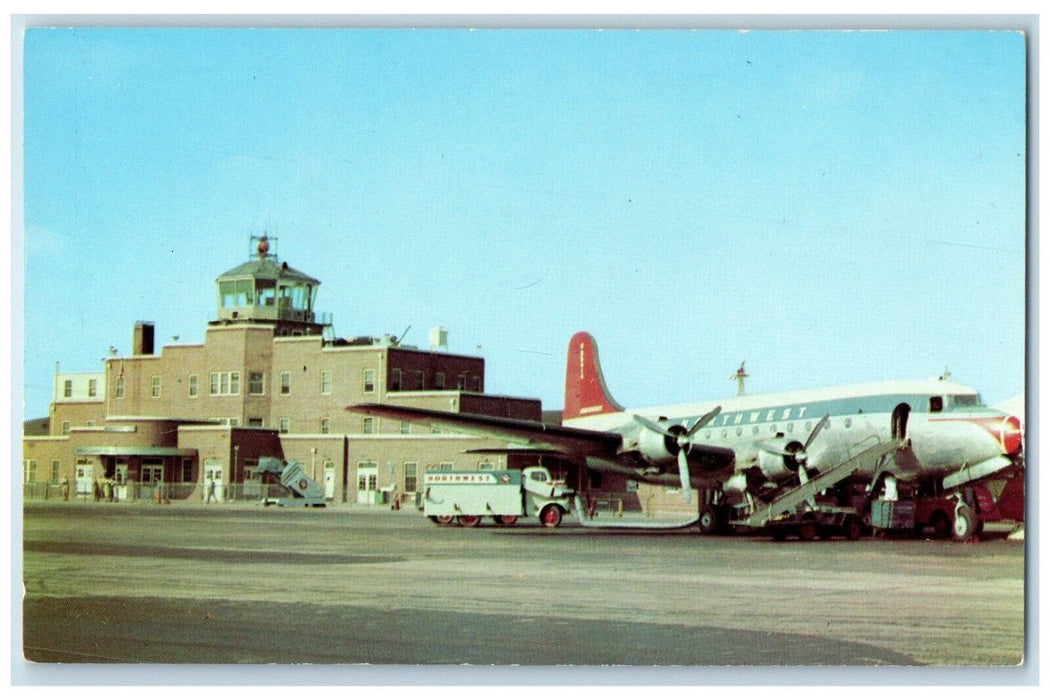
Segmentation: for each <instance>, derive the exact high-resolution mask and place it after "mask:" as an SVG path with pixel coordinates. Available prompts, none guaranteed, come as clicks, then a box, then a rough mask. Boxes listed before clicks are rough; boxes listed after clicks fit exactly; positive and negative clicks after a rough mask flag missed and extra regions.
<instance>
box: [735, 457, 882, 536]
mask: <svg viewBox="0 0 1050 700" xmlns="http://www.w3.org/2000/svg"><path fill="white" fill-rule="evenodd" d="M899 447H900V443H899V442H898V441H896V440H887V441H885V442H878V443H876V444H874V445H872V446H871V447H868V448H867V449H865V450H863V451H862V452H858V453H857V454H855V455H853V456H851V457H849V458H848V459H846V460H844V461H842V462H840V463H838V464H836V465H835V466H834V467H831V468H830V469H828V470H826V471H823V472H821V473H820V474H818V475H817V476H815V477H814V478H812V479H810V480H809V481H807V482H805V483H803V484H800V485H798V486H796V487H794V488H792V489H789V490H787V491H785V492H784V493H782V494H780V495H779V496H777V497H776V498H774V499H773V500H772V501H770V502H769V503H760V504H758V505H757V506H756V508H755V510H754V512H753V513H752V514H751V515H750V516H748V517H747V518H745V519H743V520H734V521H733V522H732V524H733V525H743V526H746V527H764V526H765V525H766V524H767V523H769V522H770V521H771V520H775V519H776V518H778V517H780V516H782V515H787V514H791V513H794V512H795V509H796V508H798V507H799V506H800V505H802V504H803V503H805V502H807V501H809V502H812V501H813V498H814V497H815V496H816V495H817V494H818V493H820V492H821V491H823V490H824V489H826V488H829V487H831V486H834V485H835V484H838V483H839V482H841V481H843V480H845V479H848V478H849V477H850V476H851V475H852V474H853V473H854V472H856V471H857V470H858V469H860V468H861V466H862V465H863V464H865V463H868V462H869V460H870V461H871V462H872V463H878V461H880V460H882V459H884V458H885V457H886V455H888V454H890V453H891V452H893V451H894V450H896V449H897V448H899Z"/></svg>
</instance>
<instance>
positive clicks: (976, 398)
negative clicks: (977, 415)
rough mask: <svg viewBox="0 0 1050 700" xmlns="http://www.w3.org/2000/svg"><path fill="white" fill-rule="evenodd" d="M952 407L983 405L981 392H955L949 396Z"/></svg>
mask: <svg viewBox="0 0 1050 700" xmlns="http://www.w3.org/2000/svg"><path fill="white" fill-rule="evenodd" d="M948 398H949V399H950V400H951V405H952V407H963V408H965V407H968V406H983V405H984V404H983V403H982V402H981V395H980V394H955V395H953V396H949V397H948Z"/></svg>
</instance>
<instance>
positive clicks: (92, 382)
mask: <svg viewBox="0 0 1050 700" xmlns="http://www.w3.org/2000/svg"><path fill="white" fill-rule="evenodd" d="M96 394H98V380H97V379H89V380H88V396H91V397H94V396H95V395H96Z"/></svg>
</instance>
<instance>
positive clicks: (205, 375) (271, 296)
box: [23, 237, 541, 503]
mask: <svg viewBox="0 0 1050 700" xmlns="http://www.w3.org/2000/svg"><path fill="white" fill-rule="evenodd" d="M216 284H217V290H218V313H217V318H216V320H214V321H212V322H210V323H209V325H208V327H207V329H206V331H205V338H204V342H203V343H196V344H173V345H166V346H163V347H161V348H159V350H158V349H157V348H156V347H155V343H154V336H155V330H154V327H153V324H151V323H148V322H138V323H136V324H135V325H134V330H133V334H132V352H131V354H130V355H127V356H119V355H118V354H117V353H116V352H115V351H112V352H111V356H110V357H108V358H107V359H106V360H105V361H104V368H103V371H102V372H95V373H79V374H59V373H57V371H56V375H55V392H54V399H53V401H52V404H51V408H50V415H49V420H48V431H49V434H48V435H42V436H34V435H28V434H27V435H25V436H24V437H23V458H24V459H23V481H24V482H25V484H26V486H25V488H26V495H27V497H35V496H40V495H41V494H42V493H43V494H44V495H48V496H51V495H52V494H60V493H62V488H63V482H65V483H67V484H68V488H69V491H70V493H71V494H72V496H71V497H76V494H78V493H79V494H80V495H79V497H81V498H88V497H93V490H94V482H96V481H101V482H106V481H109V482H111V483H112V484H113V485H114V493H115V494H116V497H117V498H127V499H133V498H143V497H150V496H151V494H154V493H156V491H157V486H158V485H161V486H162V489H163V492H164V493H165V494H167V495H168V496H170V497H174V498H198V499H199V498H203V497H204V493H205V484H206V483H210V482H211V481H212V480H214V481H215V482H216V483H217V484H218V489H217V492H218V495H219V497H222V498H249V499H250V498H254V497H257V494H258V491H259V489H260V488H261V485H260V482H259V475H258V473H257V472H256V471H255V469H256V467H257V466H258V462H259V459H260V458H261V457H264V456H275V457H280V458H282V459H284V460H286V461H292V460H296V461H298V462H299V463H300V464H302V465H303V467H304V469H305V470H306V471H307V473H308V474H310V475H311V476H312V478H314V480H315V481H317V482H318V483H321V484H324V486H325V492H326V498H328V499H329V500H330V501H332V502H337V503H374V502H377V501H380V500H382V499H384V498H386V499H389V498H390V497H392V496H393V495H394V494H397V496H399V497H401V498H407V499H411V498H412V497H413V495H414V493H415V491H416V486H417V484H420V483H422V481H423V478H422V477H423V473H424V472H426V471H428V470H434V469H451V468H456V469H461V468H478V467H481V466H494V467H501V466H510V467H520V466H522V465H520V464H507V463H506V459H507V458H506V457H503V456H500V455H495V456H485V455H468V454H465V451H466V450H468V449H477V448H498V447H502V446H505V445H501V444H500V443H498V442H497V441H493V440H488V439H483V438H477V437H471V436H465V435H450V434H447V433H442V432H439V431H436V430H432V429H430V428H427V427H425V426H421V425H419V424H407V423H402V422H398V421H387V420H379V419H374V418H371V417H366V416H362V415H360V414H356V413H352V412H350V411H348V410H346V408H347V406H349V405H352V404H355V403H364V402H380V403H381V402H390V403H399V404H403V405H412V406H421V407H427V408H440V409H442V410H451V411H459V412H466V413H481V414H487V415H496V416H503V417H510V418H519V419H525V420H536V421H538V420H540V419H541V406H540V402H539V400H537V399H525V398H516V397H503V396H490V395H487V394H485V393H484V387H485V363H484V360H483V359H482V358H480V357H472V356H465V355H457V354H452V353H449V352H447V351H444V350H443V349H440V348H434V349H430V350H420V349H416V348H412V347H406V346H403V345H400V344H399V343H398V341H397V340H396V339H393V338H391V337H383V338H372V337H358V338H353V339H342V338H335V337H332V334H331V332H330V331H331V325H330V319H328V318H326V317H325V316H323V315H319V314H316V313H315V312H314V310H313V302H314V299H315V297H316V293H317V289H318V287H319V285H320V283H319V282H318V281H317V280H315V279H313V278H311V277H309V276H307V275H304V274H303V273H301V272H299V271H297V270H294V269H293V268H290V267H288V265H287V263H281V262H280V261H278V260H277V258H276V256H273V255H270V254H269V248H268V242H267V240H266V238H265V237H263V238H261V239H259V247H258V258H257V259H255V260H251V261H249V262H247V263H244V264H242V265H240V266H238V267H236V268H234V269H232V270H230V271H229V272H227V273H225V274H223V275H221V276H220V277H219V278H218V279H217V280H216Z"/></svg>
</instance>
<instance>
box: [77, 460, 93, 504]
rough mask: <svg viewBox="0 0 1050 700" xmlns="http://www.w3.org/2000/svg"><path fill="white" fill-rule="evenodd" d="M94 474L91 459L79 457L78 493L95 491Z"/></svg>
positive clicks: (88, 493)
mask: <svg viewBox="0 0 1050 700" xmlns="http://www.w3.org/2000/svg"><path fill="white" fill-rule="evenodd" d="M94 476H95V470H94V467H93V466H92V464H91V461H90V460H87V459H78V460H77V483H76V486H77V495H81V494H87V495H89V496H90V495H91V494H92V493H94V487H93V482H94Z"/></svg>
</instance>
